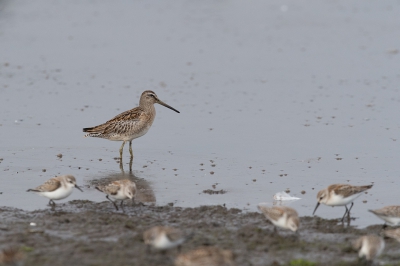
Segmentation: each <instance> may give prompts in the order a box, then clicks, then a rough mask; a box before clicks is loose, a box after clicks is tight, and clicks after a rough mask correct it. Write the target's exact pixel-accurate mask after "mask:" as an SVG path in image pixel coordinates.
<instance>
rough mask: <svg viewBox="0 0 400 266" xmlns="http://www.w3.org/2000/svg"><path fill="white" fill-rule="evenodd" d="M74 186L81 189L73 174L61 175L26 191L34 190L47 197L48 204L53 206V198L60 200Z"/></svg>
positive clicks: (66, 195) (69, 192) (70, 191)
mask: <svg viewBox="0 0 400 266" xmlns="http://www.w3.org/2000/svg"><path fill="white" fill-rule="evenodd" d="M74 187H75V188H77V189H79V190H80V191H82V189H81V188H80V187H78V185H77V184H76V179H75V177H74V176H72V175H62V176H57V177H53V178H51V179H49V180H47V181H46V182H44V183H43V184H42V185H40V186H38V187H36V188H33V189H28V190H27V192H30V191H32V192H36V193H37V194H39V195H41V196H45V197H47V198H49V199H50V201H49V205H51V206H53V207H54V206H55V203H54V201H53V200H60V199H64V198H66V197H68V196H69V195H71V193H72V189H73V188H74ZM82 192H83V191H82Z"/></svg>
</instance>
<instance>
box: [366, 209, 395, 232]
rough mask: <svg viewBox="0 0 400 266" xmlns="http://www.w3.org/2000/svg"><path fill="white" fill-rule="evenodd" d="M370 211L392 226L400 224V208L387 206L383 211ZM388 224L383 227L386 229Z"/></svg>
mask: <svg viewBox="0 0 400 266" xmlns="http://www.w3.org/2000/svg"><path fill="white" fill-rule="evenodd" d="M369 211H370V212H372V213H373V214H375V215H376V216H378V217H379V218H381V219H382V220H384V221H385V222H386V223H389V224H390V225H392V226H396V225H399V224H400V206H386V207H383V208H381V209H377V210H369ZM386 223H385V224H384V225H383V227H384V228H385V227H386Z"/></svg>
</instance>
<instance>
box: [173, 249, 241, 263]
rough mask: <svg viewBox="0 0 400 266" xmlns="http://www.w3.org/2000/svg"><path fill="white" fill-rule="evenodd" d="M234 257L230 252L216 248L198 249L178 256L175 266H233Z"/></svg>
mask: <svg viewBox="0 0 400 266" xmlns="http://www.w3.org/2000/svg"><path fill="white" fill-rule="evenodd" d="M233 259H234V255H233V253H232V251H230V250H223V249H220V248H217V247H200V248H197V249H194V250H191V251H189V252H187V253H184V254H180V255H179V256H178V257H177V258H176V260H175V266H234V265H235V263H234V261H233Z"/></svg>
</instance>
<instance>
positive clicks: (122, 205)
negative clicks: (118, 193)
mask: <svg viewBox="0 0 400 266" xmlns="http://www.w3.org/2000/svg"><path fill="white" fill-rule="evenodd" d="M120 206H121V209H122V211H123V212H125V210H124V200H121V205H120Z"/></svg>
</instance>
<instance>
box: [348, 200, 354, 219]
mask: <svg viewBox="0 0 400 266" xmlns="http://www.w3.org/2000/svg"><path fill="white" fill-rule="evenodd" d="M353 205H354V202H352V203H351V206H350V209H349V211H348V212H347V215H348V216H349V217H350V211H351V208H353Z"/></svg>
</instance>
